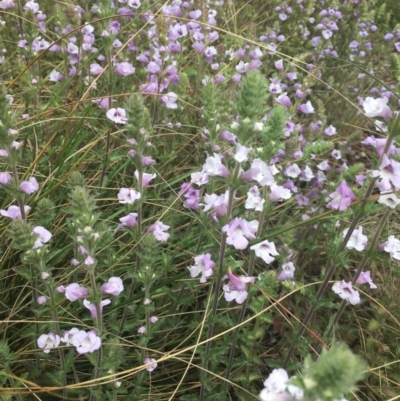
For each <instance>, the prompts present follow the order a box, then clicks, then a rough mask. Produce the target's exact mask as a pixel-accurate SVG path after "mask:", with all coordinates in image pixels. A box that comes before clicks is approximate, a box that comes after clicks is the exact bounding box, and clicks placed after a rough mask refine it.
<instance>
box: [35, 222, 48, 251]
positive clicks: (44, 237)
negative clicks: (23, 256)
mask: <svg viewBox="0 0 400 401" xmlns="http://www.w3.org/2000/svg"><path fill="white" fill-rule="evenodd" d="M31 235H36V236H37V239H36V241H35V244H34V245H33V248H40V247H41V246H43V244H45V243H46V242H49V241H50V239H51V232H50V231H47V230H46V229H45V228H44V227H41V226H36V227H34V229H33V230H32V233H31Z"/></svg>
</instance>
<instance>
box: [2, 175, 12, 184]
mask: <svg viewBox="0 0 400 401" xmlns="http://www.w3.org/2000/svg"><path fill="white" fill-rule="evenodd" d="M0 184H1V185H10V184H11V175H10V174H9V173H0Z"/></svg>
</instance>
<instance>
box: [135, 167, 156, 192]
mask: <svg viewBox="0 0 400 401" xmlns="http://www.w3.org/2000/svg"><path fill="white" fill-rule="evenodd" d="M135 177H136V179H137V181H138V182H139V171H137V170H136V171H135ZM156 177H157V174H155V173H154V174H148V173H142V188H146V187H147V186H148V185H149V183H150V181H151V180H154V178H156Z"/></svg>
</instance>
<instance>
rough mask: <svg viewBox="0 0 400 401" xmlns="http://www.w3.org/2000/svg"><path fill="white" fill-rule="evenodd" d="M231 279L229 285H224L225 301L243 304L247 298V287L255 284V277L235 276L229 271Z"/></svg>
mask: <svg viewBox="0 0 400 401" xmlns="http://www.w3.org/2000/svg"><path fill="white" fill-rule="evenodd" d="M226 278H229V282H228V284H224V285H223V287H222V289H223V290H224V296H225V299H226V300H227V301H228V302H230V301H233V300H235V301H236V303H238V304H242V303H243V302H244V301H245V300H246V298H247V295H248V294H247V291H246V285H247V284H248V283H254V280H255V278H254V277H245V276H235V275H234V274H233V273H232V272H231V270H230V269H229V271H228V276H227V277H226Z"/></svg>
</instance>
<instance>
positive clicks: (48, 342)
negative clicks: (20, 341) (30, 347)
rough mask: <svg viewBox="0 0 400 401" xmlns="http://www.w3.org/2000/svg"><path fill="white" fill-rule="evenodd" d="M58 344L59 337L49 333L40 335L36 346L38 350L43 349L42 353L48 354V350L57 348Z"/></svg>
mask: <svg viewBox="0 0 400 401" xmlns="http://www.w3.org/2000/svg"><path fill="white" fill-rule="evenodd" d="M59 344H60V336H59V335H57V334H56V333H54V332H52V331H51V332H50V333H49V334H42V335H41V336H40V337H39V338H38V339H37V345H38V347H39V348H42V349H43V352H45V353H46V354H48V353H49V352H50V350H51V349H52V348H54V347H58V345H59Z"/></svg>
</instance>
